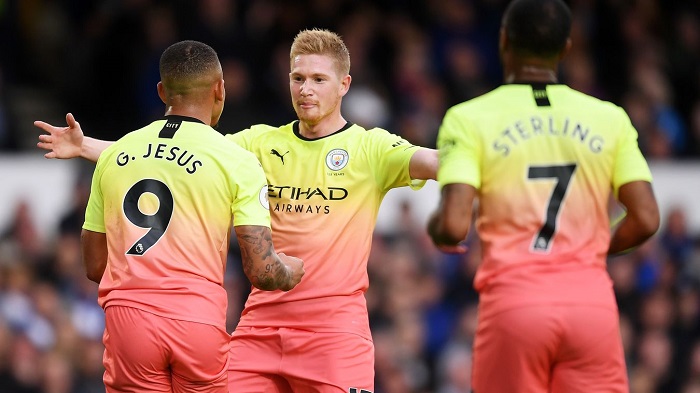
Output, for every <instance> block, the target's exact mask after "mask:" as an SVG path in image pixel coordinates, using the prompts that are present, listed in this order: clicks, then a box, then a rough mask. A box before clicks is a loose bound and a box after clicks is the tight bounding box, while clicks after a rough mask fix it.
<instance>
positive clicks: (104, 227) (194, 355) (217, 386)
mask: <svg viewBox="0 0 700 393" xmlns="http://www.w3.org/2000/svg"><path fill="white" fill-rule="evenodd" d="M160 75H161V81H160V82H159V83H158V95H159V96H160V98H161V99H162V100H163V102H164V103H165V105H166V112H165V117H164V118H163V119H161V120H156V121H154V122H153V123H151V124H149V125H147V126H145V127H143V128H141V129H139V130H136V131H133V132H131V133H128V134H127V135H125V136H124V137H123V138H121V139H119V140H118V141H117V142H115V143H114V144H112V145H111V146H110V147H109V148H107V149H105V150H104V152H103V153H102V155H101V156H100V159H99V161H98V162H97V166H96V168H95V171H94V175H93V180H92V187H91V193H90V199H89V201H88V205H87V210H86V215H85V224H84V225H83V232H82V245H83V262H84V264H85V267H86V270H87V276H88V278H89V279H91V280H93V281H95V282H98V283H99V299H98V300H99V304H100V305H101V306H102V307H103V308H104V309H105V321H106V326H105V332H104V338H103V340H104V345H105V354H104V366H105V373H104V383H105V386H106V388H107V391H108V392H170V391H173V392H191V391H198V392H227V391H228V383H227V364H228V356H229V354H228V352H229V347H230V345H229V340H230V336H229V335H228V333H227V332H226V312H225V311H226V304H227V296H226V291H225V289H224V287H223V280H224V270H225V267H226V256H227V251H228V244H229V235H230V228H231V224H232V220H233V225H234V228H235V231H236V235H237V236H238V239H239V243H240V246H241V253H242V256H243V265H244V271H245V273H246V275H247V276H248V278H249V279H250V280H251V282H252V283H253V285H254V286H255V287H257V288H259V289H260V290H268V291H271V290H277V289H281V290H283V291H288V290H290V289H292V288H293V287H294V286H295V285H296V284H297V283H298V282H299V280H300V279H301V277H302V275H303V274H304V270H303V262H302V261H301V260H300V259H297V258H292V257H287V256H285V255H284V254H282V253H280V254H279V255H278V254H277V253H276V252H275V250H274V248H273V244H272V240H271V233H270V227H269V225H270V214H269V210H268V201H267V183H266V179H265V174H264V172H263V170H262V167H261V165H260V162H259V161H258V160H257V158H256V157H255V156H254V155H253V154H251V153H250V152H248V151H246V150H244V149H242V148H241V147H239V146H238V145H236V144H235V143H233V142H231V141H228V140H226V138H225V137H223V136H222V135H221V134H220V133H219V132H217V131H216V130H214V129H213V128H211V127H210V125H211V124H212V123H216V122H218V120H219V117H220V115H221V111H222V109H223V103H224V97H225V90H224V81H223V75H222V71H221V65H220V63H219V60H218V57H217V55H216V52H214V50H213V49H212V48H211V47H209V46H208V45H206V44H203V43H201V42H196V41H181V42H178V43H176V44H173V45H172V46H170V47H169V48H167V49H166V50H165V51H164V52H163V54H162V57H161V59H160ZM67 121H68V124H73V125H76V124H77V123H75V119H74V118H73V117H72V115H70V114H69V115H68V116H67Z"/></svg>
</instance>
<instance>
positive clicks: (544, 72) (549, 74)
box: [505, 64, 558, 83]
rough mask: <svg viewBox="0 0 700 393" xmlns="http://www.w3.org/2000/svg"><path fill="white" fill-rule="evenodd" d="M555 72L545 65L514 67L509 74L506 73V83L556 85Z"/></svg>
mask: <svg viewBox="0 0 700 393" xmlns="http://www.w3.org/2000/svg"><path fill="white" fill-rule="evenodd" d="M557 81H558V79H557V72H556V71H555V69H553V68H552V67H549V66H545V65H529V64H522V65H520V66H518V67H514V69H513V70H511V71H510V72H506V76H505V82H506V83H517V82H541V83H557Z"/></svg>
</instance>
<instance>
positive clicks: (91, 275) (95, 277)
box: [85, 270, 102, 284]
mask: <svg viewBox="0 0 700 393" xmlns="http://www.w3.org/2000/svg"><path fill="white" fill-rule="evenodd" d="M85 276H86V277H87V278H88V280H90V281H93V282H96V283H98V284H99V283H100V281H101V280H102V273H101V272H97V271H94V270H93V271H91V270H88V271H87V272H86V273H85Z"/></svg>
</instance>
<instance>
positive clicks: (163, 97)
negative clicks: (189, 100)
mask: <svg viewBox="0 0 700 393" xmlns="http://www.w3.org/2000/svg"><path fill="white" fill-rule="evenodd" d="M157 89H158V97H160V100H161V101H163V104H165V105H168V96H167V94H165V86H163V82H158V86H157Z"/></svg>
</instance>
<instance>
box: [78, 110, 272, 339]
mask: <svg viewBox="0 0 700 393" xmlns="http://www.w3.org/2000/svg"><path fill="white" fill-rule="evenodd" d="M266 190H267V184H266V181H265V174H264V172H263V170H262V167H261V165H260V162H259V161H258V160H257V158H256V157H255V156H254V155H253V154H251V153H250V152H248V151H246V150H244V149H242V148H241V147H239V146H238V145H236V144H235V143H232V142H231V141H229V140H227V139H226V138H225V137H224V136H223V135H221V134H220V133H218V132H217V131H216V130H214V129H213V128H211V127H209V126H207V125H205V124H203V123H202V122H200V121H198V120H196V119H192V118H188V117H180V116H166V118H165V119H162V120H158V121H155V122H153V123H152V124H150V125H148V126H146V127H144V128H142V129H140V130H137V131H133V132H131V133H129V134H127V135H125V136H124V137H123V138H121V139H120V140H118V141H117V142H115V143H114V144H113V145H112V146H110V147H109V148H108V149H106V150H105V151H104V152H103V153H102V155H101V156H100V159H99V160H98V162H97V166H96V168H95V172H94V174H93V179H92V188H91V193H90V199H89V202H88V206H87V211H86V214H85V224H84V225H83V228H84V229H86V230H90V231H94V232H101V233H106V236H107V246H108V262H107V267H106V270H105V274H104V276H103V277H102V280H101V282H100V286H99V298H98V302H99V304H100V305H101V306H102V307H103V308H106V307H109V306H111V305H121V306H128V307H134V308H138V309H141V310H144V311H148V312H151V313H153V314H156V315H160V316H164V317H168V318H172V319H180V320H185V321H192V322H199V323H206V324H210V325H215V326H219V327H223V328H225V325H226V306H227V296H226V291H225V290H224V288H223V279H224V271H225V267H226V256H227V252H228V245H229V235H230V231H231V225H232V224H233V225H259V226H267V227H269V226H270V214H269V211H268V209H267V199H266Z"/></svg>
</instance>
